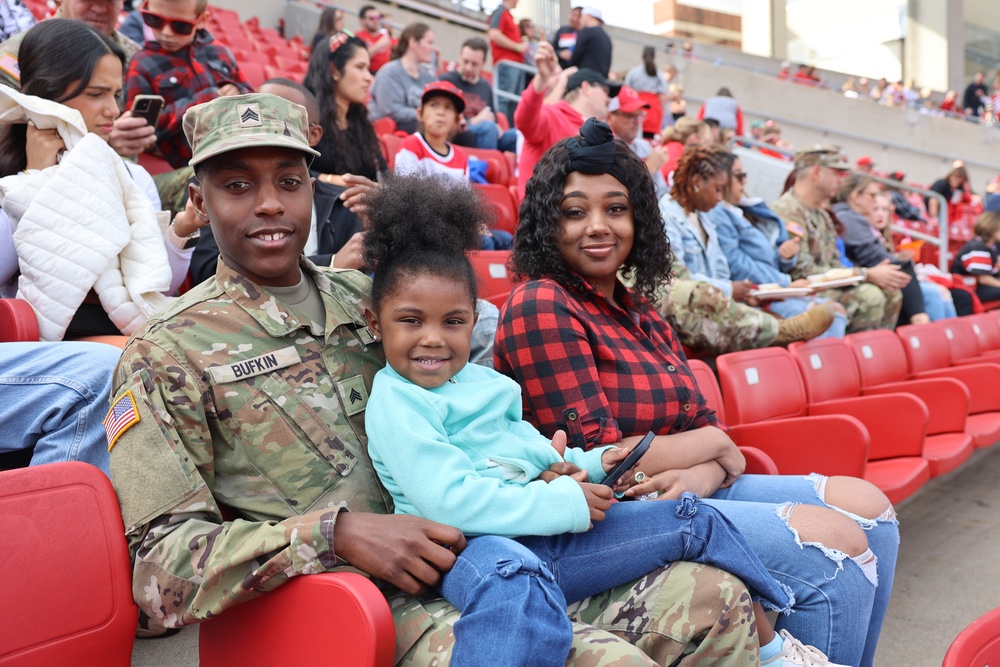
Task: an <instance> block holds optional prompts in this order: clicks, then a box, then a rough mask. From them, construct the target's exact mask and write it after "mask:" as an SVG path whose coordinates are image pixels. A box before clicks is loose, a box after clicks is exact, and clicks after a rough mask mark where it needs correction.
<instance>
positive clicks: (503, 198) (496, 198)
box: [472, 183, 517, 234]
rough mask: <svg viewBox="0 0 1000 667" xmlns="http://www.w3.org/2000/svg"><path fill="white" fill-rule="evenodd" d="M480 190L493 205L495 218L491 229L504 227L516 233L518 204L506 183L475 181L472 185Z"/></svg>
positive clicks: (505, 229)
mask: <svg viewBox="0 0 1000 667" xmlns="http://www.w3.org/2000/svg"><path fill="white" fill-rule="evenodd" d="M472 187H473V188H474V189H475V190H476V191H477V192H479V193H480V194H481V195H482V196H483V197H484V198H485V199H486V201H487V202H488V203H489V204H490V205H491V206H492V207H493V210H494V218H493V224H491V225H490V228H491V229H502V230H503V231H505V232H510V233H511V234H513V233H514V228H515V227H516V226H517V206H516V205H515V204H514V200H513V198H512V197H511V196H510V190H508V189H507V187H506V186H504V185H497V184H495V183H486V184H485V185H484V184H482V183H473V186H472Z"/></svg>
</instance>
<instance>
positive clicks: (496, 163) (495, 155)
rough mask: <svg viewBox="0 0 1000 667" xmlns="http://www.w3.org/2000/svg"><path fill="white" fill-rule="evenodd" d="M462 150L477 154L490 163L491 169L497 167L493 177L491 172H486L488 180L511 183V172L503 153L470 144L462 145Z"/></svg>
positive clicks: (505, 183) (502, 183)
mask: <svg viewBox="0 0 1000 667" xmlns="http://www.w3.org/2000/svg"><path fill="white" fill-rule="evenodd" d="M462 150H463V151H465V153H466V154H468V155H475V156H476V157H477V158H479V159H480V160H485V161H487V162H489V163H490V169H495V170H494V171H493V178H490V172H487V174H486V177H487V180H488V181H489V182H490V183H497V184H499V185H510V179H511V172H510V168H509V167H508V164H507V158H506V157H504V154H503V153H501V152H500V151H497V150H493V149H490V148H469V147H468V146H462Z"/></svg>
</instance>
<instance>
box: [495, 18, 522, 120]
mask: <svg viewBox="0 0 1000 667" xmlns="http://www.w3.org/2000/svg"><path fill="white" fill-rule="evenodd" d="M515 7H517V0H503V2H502V3H501V4H500V6H498V7H497V8H496V9H495V10H494V11H493V14H492V15H491V16H490V27H489V29H488V30H487V31H486V36H487V37H488V38H489V40H490V44H491V45H492V47H493V76H494V77H495V82H496V86H497V88H498V89H499V90H502V91H503V92H505V93H510V94H511V95H520V94H521V91H522V90H524V82H525V77H524V71H523V70H521V69H519V68H517V67H507V66H504V67H498V65H499V64H500V63H502V62H504V61H509V62H512V63H518V64H524V54H525V53H527V51H528V40H527V39H522V38H521V29H520V28H518V27H517V21H515V20H514V16H513V14H511V10H513V9H514V8H515ZM498 103H499V105H500V107H499V110H500V111H502V112H503V113H505V114H506V115H507V118H509V119H513V118H514V109H515V108H516V107H517V101H515V100H511V99H507V98H501V99H500V100H499V101H498Z"/></svg>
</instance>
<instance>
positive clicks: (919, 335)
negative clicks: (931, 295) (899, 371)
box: [896, 322, 951, 374]
mask: <svg viewBox="0 0 1000 667" xmlns="http://www.w3.org/2000/svg"><path fill="white" fill-rule="evenodd" d="M896 335H897V336H899V339H900V340H901V341H903V349H904V350H905V351H906V360H907V362H908V363H909V364H910V373H912V374H917V373H922V372H924V371H933V370H937V369H939V368H948V367H949V366H951V347H950V346H949V345H948V339H947V337H946V336H945V333H944V329H943V328H942V327H940V326H937V325H935V324H934V323H933V322H932V323H931V324H908V325H906V326H902V327H899V328H898V329H896Z"/></svg>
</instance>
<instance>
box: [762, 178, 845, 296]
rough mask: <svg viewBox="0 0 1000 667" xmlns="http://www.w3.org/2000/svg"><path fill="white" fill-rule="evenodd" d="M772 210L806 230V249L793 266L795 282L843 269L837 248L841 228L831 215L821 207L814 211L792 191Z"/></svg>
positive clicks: (792, 273)
mask: <svg viewBox="0 0 1000 667" xmlns="http://www.w3.org/2000/svg"><path fill="white" fill-rule="evenodd" d="M771 209H772V210H773V211H774V212H775V213H777V214H778V215H779V216H781V218H782V219H784V220H785V221H787V222H797V223H798V224H800V225H802V228H803V229H804V230H805V236H804V237H803V239H802V246H803V247H802V249H801V250H799V255H798V259H797V260H796V262H795V266H793V267H792V270H791V271H790V272H789V273H791V276H792V280H798V279H799V278H805V277H806V276H809V275H812V274H814V273H823V272H825V271H829V270H830V269H839V268H843V266H844V264H843V262H841V261H840V251H839V250H838V249H837V229H836V227H834V226H833V220H831V219H830V214H829V213H827V212H826V211H825V210H823V209H821V208H810V207H809V206H806V205H805V204H804V203H802V200H801V199H799V198H798V197H796V196H795V192H794V190H789V191H788V192H786V193H785V194H783V195H781V197H780V198H779V199H778V201H776V202H774V204H773V205H772V206H771Z"/></svg>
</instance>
